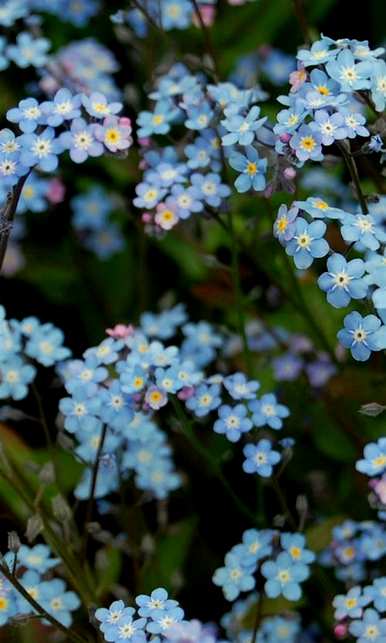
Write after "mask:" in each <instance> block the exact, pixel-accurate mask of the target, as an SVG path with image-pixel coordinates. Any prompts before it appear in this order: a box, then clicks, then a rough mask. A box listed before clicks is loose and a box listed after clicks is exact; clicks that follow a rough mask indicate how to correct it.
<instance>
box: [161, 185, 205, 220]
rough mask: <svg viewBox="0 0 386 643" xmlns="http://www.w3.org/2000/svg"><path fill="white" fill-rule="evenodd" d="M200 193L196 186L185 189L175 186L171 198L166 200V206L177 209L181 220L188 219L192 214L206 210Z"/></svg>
mask: <svg viewBox="0 0 386 643" xmlns="http://www.w3.org/2000/svg"><path fill="white" fill-rule="evenodd" d="M201 199H202V197H201V195H200V192H199V191H198V190H197V188H195V187H194V186H190V187H187V188H186V187H183V186H182V185H173V187H172V192H171V197H170V198H168V199H166V205H169V204H170V205H171V207H172V208H173V206H175V207H176V210H177V214H178V217H179V218H180V219H188V218H189V217H190V215H191V214H192V212H201V211H202V210H203V209H204V206H203V203H202V200H201Z"/></svg>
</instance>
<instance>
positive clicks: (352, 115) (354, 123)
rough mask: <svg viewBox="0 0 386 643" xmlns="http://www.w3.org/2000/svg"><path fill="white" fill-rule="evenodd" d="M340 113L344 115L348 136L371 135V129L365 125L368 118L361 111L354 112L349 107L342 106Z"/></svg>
mask: <svg viewBox="0 0 386 643" xmlns="http://www.w3.org/2000/svg"><path fill="white" fill-rule="evenodd" d="M339 114H341V116H343V119H344V126H345V128H346V133H347V138H355V137H356V136H370V132H369V130H368V129H367V128H366V127H364V125H365V123H366V118H365V117H364V116H363V114H359V112H353V111H351V110H350V109H349V108H347V107H340V108H339Z"/></svg>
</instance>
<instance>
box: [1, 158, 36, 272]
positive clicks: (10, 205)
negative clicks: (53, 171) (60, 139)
mask: <svg viewBox="0 0 386 643" xmlns="http://www.w3.org/2000/svg"><path fill="white" fill-rule="evenodd" d="M31 171H32V168H31V170H29V172H27V174H25V175H24V176H22V177H21V178H20V179H19V181H18V182H17V183H16V185H15V186H14V187H13V188H12V192H10V193H9V195H8V202H7V203H6V205H5V206H4V208H3V209H2V211H1V212H0V271H1V268H2V266H3V262H4V258H5V253H6V251H7V245H8V241H9V237H10V234H11V230H12V223H13V219H14V216H15V213H16V208H17V204H18V203H19V199H20V195H21V192H22V189H23V187H24V184H25V182H26V180H27V179H28V177H29V175H30V174H31Z"/></svg>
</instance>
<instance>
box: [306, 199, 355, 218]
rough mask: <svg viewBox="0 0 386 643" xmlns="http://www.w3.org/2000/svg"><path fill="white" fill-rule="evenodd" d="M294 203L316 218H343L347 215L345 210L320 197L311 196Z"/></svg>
mask: <svg viewBox="0 0 386 643" xmlns="http://www.w3.org/2000/svg"><path fill="white" fill-rule="evenodd" d="M294 205H295V206H296V207H297V208H299V209H300V210H303V211H304V212H307V214H310V215H311V216H312V217H313V218H314V219H325V218H326V219H342V218H343V217H344V216H345V215H346V213H345V212H344V211H343V210H340V209H339V208H335V207H334V206H332V205H330V204H329V203H327V201H326V200H325V199H321V198H320V197H313V196H310V197H308V199H306V200H305V201H295V202H294Z"/></svg>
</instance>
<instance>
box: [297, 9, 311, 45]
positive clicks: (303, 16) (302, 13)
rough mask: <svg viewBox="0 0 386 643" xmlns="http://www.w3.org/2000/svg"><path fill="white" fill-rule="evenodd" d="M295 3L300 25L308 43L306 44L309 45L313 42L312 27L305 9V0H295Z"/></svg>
mask: <svg viewBox="0 0 386 643" xmlns="http://www.w3.org/2000/svg"><path fill="white" fill-rule="evenodd" d="M293 4H294V11H295V16H296V18H297V21H298V23H299V27H300V30H301V32H302V35H303V38H304V42H305V43H306V45H309V44H310V42H311V37H310V28H309V26H308V22H307V18H306V14H305V11H304V3H303V0H293Z"/></svg>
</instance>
